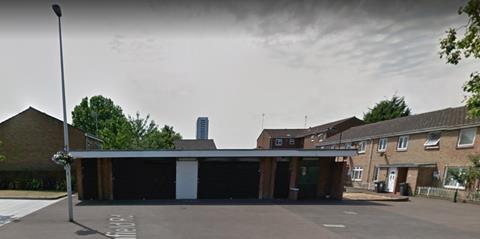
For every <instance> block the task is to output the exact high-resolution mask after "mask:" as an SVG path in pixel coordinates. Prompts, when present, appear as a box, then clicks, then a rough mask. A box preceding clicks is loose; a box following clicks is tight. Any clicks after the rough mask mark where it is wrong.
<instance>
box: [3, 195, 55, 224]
mask: <svg viewBox="0 0 480 239" xmlns="http://www.w3.org/2000/svg"><path fill="white" fill-rule="evenodd" d="M58 201H59V200H24V199H0V227H1V226H3V225H5V224H7V223H10V222H12V221H15V220H19V219H20V218H22V217H24V216H26V215H28V214H30V213H33V212H35V211H37V210H40V209H42V208H44V207H47V206H49V205H51V204H54V203H56V202H58Z"/></svg>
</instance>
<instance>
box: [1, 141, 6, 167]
mask: <svg viewBox="0 0 480 239" xmlns="http://www.w3.org/2000/svg"><path fill="white" fill-rule="evenodd" d="M2 145H3V143H2V141H0V151H1V150H2ZM3 160H5V156H3V155H1V154H0V162H2V161H3Z"/></svg>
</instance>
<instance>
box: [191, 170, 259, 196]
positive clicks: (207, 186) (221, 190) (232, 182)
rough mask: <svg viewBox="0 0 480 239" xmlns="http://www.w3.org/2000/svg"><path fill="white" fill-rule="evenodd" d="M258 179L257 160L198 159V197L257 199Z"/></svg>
mask: <svg viewBox="0 0 480 239" xmlns="http://www.w3.org/2000/svg"><path fill="white" fill-rule="evenodd" d="M259 180H260V174H259V163H258V162H242V161H237V162H224V161H200V162H199V168H198V198H200V199H257V198H258V189H259V188H258V186H259Z"/></svg>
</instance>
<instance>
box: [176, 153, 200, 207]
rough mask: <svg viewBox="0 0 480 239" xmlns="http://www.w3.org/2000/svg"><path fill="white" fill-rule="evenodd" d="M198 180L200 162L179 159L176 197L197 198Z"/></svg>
mask: <svg viewBox="0 0 480 239" xmlns="http://www.w3.org/2000/svg"><path fill="white" fill-rule="evenodd" d="M197 180H198V162H197V161H196V160H195V161H177V180H176V198H177V199H196V198H197V186H198V183H197Z"/></svg>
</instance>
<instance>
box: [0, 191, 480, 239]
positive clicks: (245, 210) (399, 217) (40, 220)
mask: <svg viewBox="0 0 480 239" xmlns="http://www.w3.org/2000/svg"><path fill="white" fill-rule="evenodd" d="M478 215H480V206H479V205H473V204H463V203H457V204H455V203H452V202H449V201H443V200H434V199H424V198H411V201H408V202H367V201H315V202H299V203H291V202H288V201H211V200H210V201H125V202H114V203H108V202H95V201H93V202H80V203H78V202H76V206H75V220H76V221H75V222H74V223H70V222H68V221H67V220H66V219H67V210H66V200H62V201H59V202H57V203H55V204H53V205H51V206H48V207H46V208H43V209H41V210H39V211H36V212H34V213H32V214H30V215H28V216H25V217H23V218H21V219H19V220H17V221H16V222H13V223H9V224H7V225H4V226H2V227H0V235H1V238H2V239H9V238H15V239H18V238H48V239H57V238H62V239H63V238H174V239H175V238H189V239H190V238H192V239H197V238H198V239H207V238H208V239H216V238H232V239H236V238H239V239H240V238H241V239H245V238H249V239H250V238H253V239H255V238H278V239H282V238H302V239H310V238H312V239H313V238H316V239H318V238H334V239H336V238H369V239H371V238H382V239H383V238H389V239H394V238H402V239H405V238H432V239H433V238H435V239H443V238H445V239H447V238H448V239H451V238H462V239H470V238H472V239H473V238H475V239H478V235H479V234H480V227H478V225H480V217H479V216H478Z"/></svg>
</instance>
